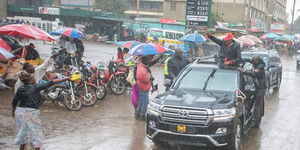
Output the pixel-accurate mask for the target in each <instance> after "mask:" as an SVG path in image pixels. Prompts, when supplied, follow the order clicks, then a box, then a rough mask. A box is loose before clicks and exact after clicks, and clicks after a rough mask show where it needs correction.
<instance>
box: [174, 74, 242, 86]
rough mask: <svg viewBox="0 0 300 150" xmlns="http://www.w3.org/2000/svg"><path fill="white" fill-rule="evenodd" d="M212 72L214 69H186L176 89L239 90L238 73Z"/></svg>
mask: <svg viewBox="0 0 300 150" xmlns="http://www.w3.org/2000/svg"><path fill="white" fill-rule="evenodd" d="M212 72H214V69H202V68H201V69H199V68H190V69H186V70H184V71H183V72H182V74H181V75H180V76H179V78H178V80H177V81H176V83H175V85H174V87H175V88H177V89H194V90H203V89H205V90H216V91H235V90H236V89H237V88H238V74H237V71H231V70H219V69H217V70H216V71H215V72H214V73H212ZM209 76H210V77H209ZM206 82H207V83H206ZM206 84H207V85H206Z"/></svg>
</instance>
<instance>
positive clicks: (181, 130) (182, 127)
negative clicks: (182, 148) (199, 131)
mask: <svg viewBox="0 0 300 150" xmlns="http://www.w3.org/2000/svg"><path fill="white" fill-rule="evenodd" d="M186 128H187V127H186V125H177V132H179V133H186V131H187V129H186Z"/></svg>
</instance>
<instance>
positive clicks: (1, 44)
mask: <svg viewBox="0 0 300 150" xmlns="http://www.w3.org/2000/svg"><path fill="white" fill-rule="evenodd" d="M0 47H1V48H3V49H5V50H7V51H10V46H9V45H8V44H7V43H6V41H4V40H3V39H1V38H0Z"/></svg>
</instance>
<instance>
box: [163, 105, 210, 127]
mask: <svg viewBox="0 0 300 150" xmlns="http://www.w3.org/2000/svg"><path fill="white" fill-rule="evenodd" d="M161 111H162V116H161V118H162V121H164V122H168V123H176V124H187V125H204V124H205V122H206V120H207V117H208V114H207V111H206V110H205V109H197V108H185V107H174V106H164V107H163V108H162V110H161Z"/></svg>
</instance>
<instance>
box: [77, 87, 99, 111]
mask: <svg viewBox="0 0 300 150" xmlns="http://www.w3.org/2000/svg"><path fill="white" fill-rule="evenodd" d="M87 90H88V93H86V91H85V87H84V86H82V87H81V88H80V89H79V91H78V92H79V94H80V101H81V103H82V105H83V106H93V105H95V103H96V101H97V97H96V90H97V89H96V88H95V87H93V86H91V85H87Z"/></svg>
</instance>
